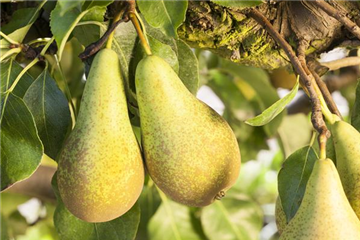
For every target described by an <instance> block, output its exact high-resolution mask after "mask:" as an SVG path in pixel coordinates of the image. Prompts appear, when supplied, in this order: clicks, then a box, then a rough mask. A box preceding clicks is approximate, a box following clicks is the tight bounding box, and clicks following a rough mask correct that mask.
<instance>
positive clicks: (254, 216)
mask: <svg viewBox="0 0 360 240" xmlns="http://www.w3.org/2000/svg"><path fill="white" fill-rule="evenodd" d="M201 222H202V226H203V228H204V232H205V234H206V236H207V237H208V238H209V239H210V240H219V239H259V233H260V230H261V228H262V226H263V214H262V210H261V208H260V206H259V205H258V204H257V203H255V202H254V201H253V200H251V199H249V198H248V197H246V196H245V195H239V196H237V197H227V196H226V197H225V198H223V199H221V201H215V202H214V203H212V204H211V205H209V206H207V207H205V208H204V209H203V211H202V214H201Z"/></svg>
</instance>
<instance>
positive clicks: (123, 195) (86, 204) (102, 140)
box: [57, 49, 144, 222]
mask: <svg viewBox="0 0 360 240" xmlns="http://www.w3.org/2000/svg"><path fill="white" fill-rule="evenodd" d="M57 181H58V186H59V192H60V195H61V198H62V200H63V202H64V204H65V206H66V207H67V208H68V209H69V211H70V212H71V213H73V214H74V215H75V216H76V217H78V218H80V219H82V220H84V221H87V222H105V221H110V220H112V219H114V218H117V217H119V216H121V215H122V214H124V213H125V212H127V211H128V210H129V209H130V208H131V207H132V206H133V205H134V203H135V202H136V200H137V199H138V197H139V195H140V192H141V190H142V187H143V183H144V166H143V162H142V158H141V153H140V149H139V146H138V143H137V141H136V139H135V135H134V133H133V131H132V128H131V124H130V120H129V116H128V109H127V103H126V98H125V92H124V86H123V82H122V79H121V75H120V66H119V61H118V57H117V55H116V53H115V52H114V51H112V50H110V49H103V50H101V51H100V52H99V53H98V54H97V55H96V56H95V59H94V61H93V63H92V65H91V69H90V73H89V77H88V78H87V81H86V85H85V89H84V93H83V97H82V100H81V106H80V110H79V115H78V118H77V122H76V125H75V127H74V129H73V130H72V132H71V133H70V135H69V137H68V139H67V141H66V143H65V145H64V147H63V149H62V151H61V153H60V155H59V168H58V175H57Z"/></svg>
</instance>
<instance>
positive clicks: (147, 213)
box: [136, 179, 161, 240]
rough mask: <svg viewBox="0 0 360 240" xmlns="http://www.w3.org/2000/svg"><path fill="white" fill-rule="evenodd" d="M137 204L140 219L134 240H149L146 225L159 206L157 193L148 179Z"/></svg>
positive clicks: (159, 200) (159, 201)
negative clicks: (135, 239) (139, 210)
mask: <svg viewBox="0 0 360 240" xmlns="http://www.w3.org/2000/svg"><path fill="white" fill-rule="evenodd" d="M138 202H139V205H140V209H141V217H140V225H139V230H138V232H137V237H136V238H137V239H140V240H142V239H149V237H148V231H147V229H148V223H149V221H150V219H151V218H152V217H153V215H154V214H155V212H156V211H157V209H158V207H159V206H160V204H161V199H160V196H159V193H158V191H157V189H156V187H155V185H154V182H153V181H152V180H151V179H149V180H148V184H147V185H145V186H144V188H143V191H142V192H141V195H140V197H139V200H138Z"/></svg>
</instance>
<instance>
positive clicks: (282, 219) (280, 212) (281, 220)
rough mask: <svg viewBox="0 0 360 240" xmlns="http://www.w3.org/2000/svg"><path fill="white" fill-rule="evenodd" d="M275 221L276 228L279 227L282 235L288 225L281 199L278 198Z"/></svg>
mask: <svg viewBox="0 0 360 240" xmlns="http://www.w3.org/2000/svg"><path fill="white" fill-rule="evenodd" d="M275 221H276V226H277V229H278V232H279V234H280V235H281V234H282V232H283V231H284V229H285V227H286V225H287V222H286V215H285V212H284V209H283V207H282V204H281V199H280V197H277V199H276V203H275Z"/></svg>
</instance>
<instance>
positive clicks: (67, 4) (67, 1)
mask: <svg viewBox="0 0 360 240" xmlns="http://www.w3.org/2000/svg"><path fill="white" fill-rule="evenodd" d="M58 2H59V5H60V6H61V12H60V14H61V15H62V16H63V15H64V14H65V13H66V12H67V11H68V10H70V9H72V8H75V7H81V6H82V5H83V4H84V2H85V0H59V1H58Z"/></svg>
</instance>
